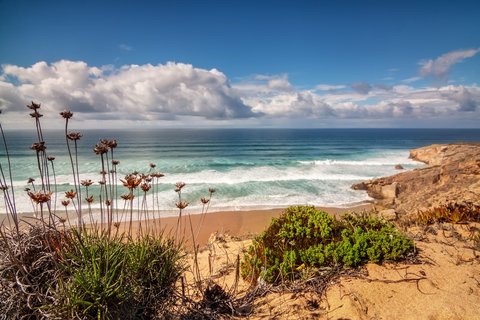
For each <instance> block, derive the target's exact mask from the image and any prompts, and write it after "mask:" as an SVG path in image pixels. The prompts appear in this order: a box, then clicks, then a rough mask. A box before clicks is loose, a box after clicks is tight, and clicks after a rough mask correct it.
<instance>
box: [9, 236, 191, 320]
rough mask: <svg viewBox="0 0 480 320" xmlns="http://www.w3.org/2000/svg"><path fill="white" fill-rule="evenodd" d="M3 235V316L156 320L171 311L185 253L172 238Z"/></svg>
mask: <svg viewBox="0 0 480 320" xmlns="http://www.w3.org/2000/svg"><path fill="white" fill-rule="evenodd" d="M19 237H20V240H19V239H18V236H17V234H16V233H15V232H11V233H8V232H6V231H2V241H0V245H1V246H0V247H1V249H0V254H1V256H0V259H1V260H0V276H1V283H0V298H1V302H0V313H1V314H2V315H4V316H6V317H7V318H9V319H10V318H11V319H15V318H32V319H41V318H45V319H46V318H58V319H153V318H163V317H164V316H165V315H167V314H168V312H169V311H170V309H171V308H172V307H173V305H174V302H175V300H176V297H177V295H176V292H175V290H176V287H175V285H176V282H177V280H178V279H179V278H180V276H181V275H182V274H183V272H184V259H183V257H184V256H183V252H182V250H181V249H180V247H179V246H178V244H175V243H174V242H173V240H170V239H166V238H164V237H161V236H156V237H150V236H147V235H144V236H142V237H140V238H139V239H138V240H135V241H132V240H128V239H126V238H124V237H123V236H115V237H109V236H108V235H107V233H105V232H101V231H99V230H86V229H84V231H81V232H79V231H78V230H76V229H70V230H66V231H59V230H56V229H53V230H47V229H44V228H42V227H38V226H34V227H32V228H31V229H30V231H28V232H27V233H22V234H20V236H19Z"/></svg>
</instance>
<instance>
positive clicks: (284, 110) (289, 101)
mask: <svg viewBox="0 0 480 320" xmlns="http://www.w3.org/2000/svg"><path fill="white" fill-rule="evenodd" d="M352 87H353V88H355V89H356V90H351V89H350V88H347V87H346V86H344V85H328V84H321V85H318V86H316V87H314V88H312V89H309V90H308V89H307V90H299V89H296V88H294V87H293V86H292V85H291V83H290V82H289V80H288V76H287V75H269V76H263V75H260V76H256V77H254V78H251V79H250V80H243V82H241V83H237V84H234V85H230V82H229V79H228V78H227V77H226V76H225V75H224V74H223V73H222V72H220V71H218V70H216V69H212V70H205V69H200V68H194V67H193V66H192V65H189V64H181V63H166V64H160V65H150V64H146V65H126V66H123V67H121V68H114V67H112V66H100V67H95V66H93V67H92V66H88V65H87V64H86V63H85V62H81V61H68V60H61V61H58V62H55V63H52V64H47V63H45V62H38V63H36V64H34V65H32V66H30V67H19V66H14V65H4V66H3V73H2V74H1V75H0V108H1V109H5V110H6V111H8V112H7V113H5V114H3V115H2V120H3V119H6V118H5V117H7V116H8V115H9V114H11V116H10V117H9V118H8V119H11V120H10V121H11V126H15V125H17V124H16V123H17V121H19V120H18V119H22V117H21V116H20V115H22V116H23V117H24V118H26V121H28V120H30V119H28V116H26V115H27V113H28V110H26V108H25V105H26V104H28V103H29V102H30V101H31V100H33V101H35V102H40V103H42V110H44V113H45V114H46V115H47V114H53V115H54V116H56V118H58V117H59V116H58V112H60V111H61V110H64V109H65V108H69V109H71V110H72V111H73V112H74V113H75V120H77V121H86V122H84V123H85V124H87V123H93V122H94V123H95V125H97V126H98V123H108V125H113V124H115V123H117V126H122V125H124V124H125V123H129V124H130V123H131V122H132V121H136V122H137V123H141V124H142V125H147V124H152V123H162V124H163V123H165V122H167V121H170V122H171V120H177V122H175V123H177V124H183V123H191V124H192V125H195V126H198V125H200V124H201V125H204V124H206V123H208V124H209V125H210V124H215V123H221V124H224V125H234V124H235V125H237V126H238V125H239V126H242V124H254V125H261V124H262V123H274V122H275V121H277V120H278V121H280V122H278V123H282V124H283V123H284V122H286V121H288V119H297V120H292V121H300V119H305V120H306V121H307V120H308V119H310V120H311V123H313V124H315V123H327V124H328V122H325V121H327V119H330V120H328V121H337V122H338V121H344V122H343V123H356V124H357V125H358V123H360V122H359V121H362V120H363V121H366V122H369V123H375V124H378V123H380V122H378V121H380V120H382V121H384V123H390V122H395V121H399V123H400V122H402V121H403V123H407V124H409V123H412V121H413V122H415V121H425V122H426V121H429V119H432V118H435V119H444V122H445V121H453V120H452V119H455V121H457V122H455V124H457V123H458V121H462V120H468V121H470V123H472V121H474V120H475V119H476V121H477V122H478V120H479V119H480V108H479V105H480V87H479V86H478V85H470V86H461V85H448V86H442V87H424V88H415V87H413V86H412V85H408V84H405V83H404V84H401V85H395V86H384V85H381V84H375V85H370V84H368V83H357V84H353V85H352ZM341 89H346V90H341ZM45 118H47V117H45ZM199 118H200V119H201V122H199V121H198V120H199ZM281 119H284V120H281ZM285 119H287V120H285ZM219 120H220V121H219ZM310 120H308V121H310ZM57 121H58V119H57ZM282 121H283V122H282ZM322 121H323V122H322ZM58 122H60V121H58ZM292 123H299V122H292Z"/></svg>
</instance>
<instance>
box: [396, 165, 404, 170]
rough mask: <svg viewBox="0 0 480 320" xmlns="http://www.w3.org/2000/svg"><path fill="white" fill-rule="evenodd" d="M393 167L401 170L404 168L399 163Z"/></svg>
mask: <svg viewBox="0 0 480 320" xmlns="http://www.w3.org/2000/svg"><path fill="white" fill-rule="evenodd" d="M395 169H396V170H403V169H405V168H404V167H403V166H402V165H401V164H397V165H395Z"/></svg>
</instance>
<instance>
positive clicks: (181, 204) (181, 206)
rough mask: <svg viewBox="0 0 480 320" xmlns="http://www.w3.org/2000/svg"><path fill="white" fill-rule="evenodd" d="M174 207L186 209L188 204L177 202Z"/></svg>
mask: <svg viewBox="0 0 480 320" xmlns="http://www.w3.org/2000/svg"><path fill="white" fill-rule="evenodd" d="M175 206H176V207H177V208H178V209H180V210H182V209H185V208H186V207H188V202H186V201H178V202H177V203H175Z"/></svg>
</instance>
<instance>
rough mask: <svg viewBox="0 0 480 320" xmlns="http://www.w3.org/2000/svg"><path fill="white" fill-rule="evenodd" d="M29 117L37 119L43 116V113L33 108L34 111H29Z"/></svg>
mask: <svg viewBox="0 0 480 320" xmlns="http://www.w3.org/2000/svg"><path fill="white" fill-rule="evenodd" d="M30 117H32V118H36V119H38V118H41V117H43V114H40V113H38V111H36V110H35V112H32V113H30Z"/></svg>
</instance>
